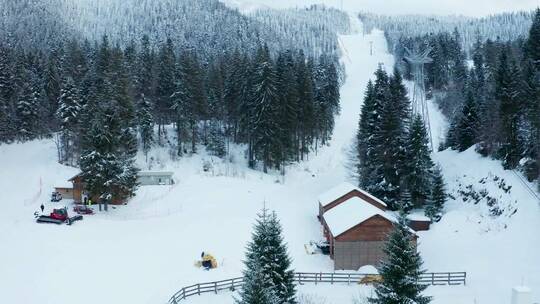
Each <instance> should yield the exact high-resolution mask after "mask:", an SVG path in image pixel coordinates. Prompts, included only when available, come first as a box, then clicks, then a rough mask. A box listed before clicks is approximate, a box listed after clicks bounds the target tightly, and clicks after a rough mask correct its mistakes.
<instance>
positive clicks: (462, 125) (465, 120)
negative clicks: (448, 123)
mask: <svg viewBox="0 0 540 304" xmlns="http://www.w3.org/2000/svg"><path fill="white" fill-rule="evenodd" d="M479 119H480V118H479V116H478V106H477V104H476V102H475V100H474V95H473V92H472V91H471V90H470V89H469V90H468V92H467V97H466V99H465V104H464V105H463V109H462V110H461V114H460V115H458V116H457V122H456V128H455V129H454V132H456V134H454V139H455V142H454V146H453V148H455V149H457V150H459V151H460V152H461V151H465V150H467V149H469V148H470V147H472V146H473V145H474V144H475V143H476V142H477V136H478V133H479V128H480V121H479Z"/></svg>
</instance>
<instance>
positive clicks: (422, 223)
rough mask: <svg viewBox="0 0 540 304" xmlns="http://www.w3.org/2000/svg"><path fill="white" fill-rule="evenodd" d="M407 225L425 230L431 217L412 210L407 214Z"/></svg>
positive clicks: (429, 224)
mask: <svg viewBox="0 0 540 304" xmlns="http://www.w3.org/2000/svg"><path fill="white" fill-rule="evenodd" d="M407 220H408V221H409V223H408V225H409V227H411V228H412V229H413V230H414V231H427V230H429V227H430V226H431V219H430V218H429V217H427V216H425V215H423V214H422V213H419V212H413V213H411V214H409V215H407Z"/></svg>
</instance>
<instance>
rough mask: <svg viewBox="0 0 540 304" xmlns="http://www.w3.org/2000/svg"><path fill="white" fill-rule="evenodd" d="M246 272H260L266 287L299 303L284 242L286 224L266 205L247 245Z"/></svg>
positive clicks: (288, 303)
mask: <svg viewBox="0 0 540 304" xmlns="http://www.w3.org/2000/svg"><path fill="white" fill-rule="evenodd" d="M244 263H245V266H246V271H245V272H250V271H252V270H255V271H257V269H256V268H257V267H260V272H261V274H262V276H263V277H264V278H265V281H264V283H263V284H264V287H265V288H267V289H269V290H272V291H273V292H274V293H275V295H276V296H277V298H278V303H280V304H294V303H296V297H295V295H296V287H295V285H294V281H293V278H294V273H293V271H292V270H291V269H290V265H291V259H290V257H289V256H288V253H287V247H286V245H285V244H284V242H283V236H282V228H281V224H280V223H279V220H278V219H277V215H276V213H275V212H271V213H269V212H268V210H267V209H266V208H263V210H262V211H261V213H259V215H258V218H257V222H256V224H255V227H254V231H253V234H252V240H251V241H250V242H249V244H248V246H247V252H246V261H245V262H244Z"/></svg>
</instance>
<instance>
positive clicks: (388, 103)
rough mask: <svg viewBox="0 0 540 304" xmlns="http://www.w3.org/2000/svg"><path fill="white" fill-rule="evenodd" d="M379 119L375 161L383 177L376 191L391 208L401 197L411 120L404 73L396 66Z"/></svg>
mask: <svg viewBox="0 0 540 304" xmlns="http://www.w3.org/2000/svg"><path fill="white" fill-rule="evenodd" d="M378 112H379V113H380V123H379V125H378V130H377V132H376V133H375V138H374V139H375V140H376V151H377V152H378V154H379V155H378V157H377V159H376V161H377V162H378V165H379V166H380V172H381V174H382V179H381V180H380V182H378V184H377V187H378V188H379V189H378V190H377V191H376V192H377V193H378V195H379V197H381V198H382V199H383V200H385V201H386V202H387V203H389V205H390V206H391V208H396V206H397V205H398V202H399V198H400V194H399V191H400V184H401V180H402V178H403V175H404V174H405V173H406V168H405V164H406V162H408V161H410V160H408V159H406V151H405V149H406V145H407V128H408V124H409V121H410V102H409V99H408V97H407V89H406V88H405V86H404V85H403V82H402V78H401V74H400V73H399V71H398V70H397V69H396V70H395V71H394V75H393V76H392V77H390V80H389V83H388V95H387V96H386V97H385V98H383V99H382V101H381V107H380V109H378Z"/></svg>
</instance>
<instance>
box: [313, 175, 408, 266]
mask: <svg viewBox="0 0 540 304" xmlns="http://www.w3.org/2000/svg"><path fill="white" fill-rule="evenodd" d="M339 191H341V194H340V192H339ZM319 213H320V214H319V219H320V221H321V224H322V225H323V228H324V235H325V237H326V239H327V241H328V243H329V244H330V257H331V258H332V259H333V260H334V269H335V270H358V268H360V267H362V266H365V265H374V266H376V265H378V264H379V263H380V261H381V260H383V259H385V254H384V252H383V248H384V246H385V243H386V240H387V237H388V235H389V233H390V232H391V231H392V230H393V228H394V224H395V223H397V221H398V220H397V218H396V216H395V215H394V214H393V213H391V212H388V211H387V210H386V204H385V203H384V202H382V201H381V200H380V199H378V198H376V197H374V196H373V195H371V194H369V193H367V192H366V191H363V190H361V189H358V188H356V187H354V186H352V185H350V184H348V185H347V184H342V185H339V186H337V187H335V188H333V189H331V190H330V191H328V192H327V193H325V194H323V195H321V196H320V197H319ZM410 232H411V235H412V236H413V237H412V238H411V239H412V241H413V242H415V243H416V238H417V236H416V233H415V232H414V230H412V229H410Z"/></svg>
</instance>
